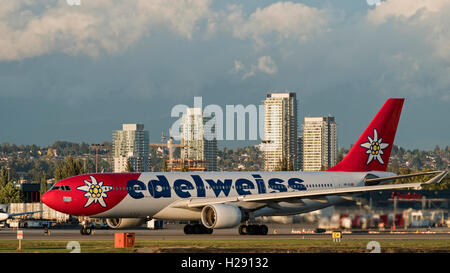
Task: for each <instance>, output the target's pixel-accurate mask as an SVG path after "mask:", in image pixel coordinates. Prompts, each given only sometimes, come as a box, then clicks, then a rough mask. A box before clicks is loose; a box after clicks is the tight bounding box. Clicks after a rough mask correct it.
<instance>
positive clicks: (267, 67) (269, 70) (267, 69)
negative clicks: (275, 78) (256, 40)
mask: <svg viewBox="0 0 450 273" xmlns="http://www.w3.org/2000/svg"><path fill="white" fill-rule="evenodd" d="M258 70H259V71H261V72H264V73H266V74H270V75H273V74H275V73H277V71H278V68H277V65H276V64H275V62H274V61H273V60H272V58H271V57H270V56H262V57H261V58H259V59H258Z"/></svg>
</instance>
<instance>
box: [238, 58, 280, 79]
mask: <svg viewBox="0 0 450 273" xmlns="http://www.w3.org/2000/svg"><path fill="white" fill-rule="evenodd" d="M238 64H239V71H241V70H244V65H243V64H242V63H241V62H239V61H238ZM235 71H236V61H235ZM236 72H237V71H236ZM256 72H262V73H265V74H269V75H274V74H276V73H277V72H278V67H277V65H276V64H275V62H274V61H273V60H272V57H270V56H262V57H260V58H259V59H258V63H257V64H252V65H251V66H250V71H248V72H246V73H245V74H244V75H243V76H242V79H247V78H249V77H252V76H254V75H255V74H256Z"/></svg>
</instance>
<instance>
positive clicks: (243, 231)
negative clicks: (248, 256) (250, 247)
mask: <svg viewBox="0 0 450 273" xmlns="http://www.w3.org/2000/svg"><path fill="white" fill-rule="evenodd" d="M239 234H240V235H247V225H240V226H239Z"/></svg>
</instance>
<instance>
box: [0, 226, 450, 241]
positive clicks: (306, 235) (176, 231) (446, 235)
mask: <svg viewBox="0 0 450 273" xmlns="http://www.w3.org/2000/svg"><path fill="white" fill-rule="evenodd" d="M268 228H269V233H268V234H267V235H239V233H238V229H237V228H233V229H220V230H214V232H213V234H211V235H205V234H200V235H185V234H184V232H183V225H174V224H173V225H166V227H165V228H164V229H159V230H149V229H145V228H138V229H129V230H113V229H98V230H94V231H93V234H91V235H81V234H80V231H79V229H78V228H75V227H74V228H70V229H50V230H49V231H50V235H46V234H45V233H44V230H43V229H35V228H28V229H25V228H24V229H21V230H22V231H23V239H24V240H58V241H73V240H90V241H91V240H99V241H104V240H114V233H117V232H132V233H135V238H136V240H176V241H177V240H193V239H194V240H289V239H312V240H330V239H331V233H330V232H327V233H314V230H312V229H309V230H308V229H304V226H301V225H295V224H294V225H293V224H285V225H282V224H272V225H268ZM349 232H350V231H345V230H344V231H343V239H345V240H352V239H354V240H364V239H367V240H374V239H390V240H395V239H422V240H423V239H450V229H449V228H440V229H431V230H427V229H409V230H408V231H405V230H397V231H392V232H391V231H370V233H368V232H367V231H363V232H361V231H353V232H352V233H349ZM16 239H17V231H16V230H15V229H10V228H4V229H0V241H1V240H16Z"/></svg>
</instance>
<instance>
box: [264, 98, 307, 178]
mask: <svg viewBox="0 0 450 273" xmlns="http://www.w3.org/2000/svg"><path fill="white" fill-rule="evenodd" d="M264 107H265V120H264V140H263V145H262V149H263V152H264V169H265V170H266V171H273V170H278V169H280V163H281V162H283V161H284V162H286V163H287V165H288V166H290V167H291V168H293V169H294V170H297V169H298V167H297V165H298V164H297V161H298V159H297V153H298V150H297V141H298V139H297V96H296V93H293V92H284V93H268V94H267V96H266V99H265V100H264Z"/></svg>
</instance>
